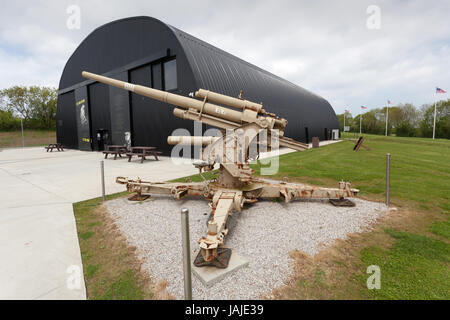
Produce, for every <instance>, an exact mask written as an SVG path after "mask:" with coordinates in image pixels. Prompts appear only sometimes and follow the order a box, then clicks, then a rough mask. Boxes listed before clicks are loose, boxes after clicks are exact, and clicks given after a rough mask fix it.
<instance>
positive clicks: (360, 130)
mask: <svg viewBox="0 0 450 320" xmlns="http://www.w3.org/2000/svg"><path fill="white" fill-rule="evenodd" d="M361 126H362V113H361V116H360V117H359V134H362V129H361Z"/></svg>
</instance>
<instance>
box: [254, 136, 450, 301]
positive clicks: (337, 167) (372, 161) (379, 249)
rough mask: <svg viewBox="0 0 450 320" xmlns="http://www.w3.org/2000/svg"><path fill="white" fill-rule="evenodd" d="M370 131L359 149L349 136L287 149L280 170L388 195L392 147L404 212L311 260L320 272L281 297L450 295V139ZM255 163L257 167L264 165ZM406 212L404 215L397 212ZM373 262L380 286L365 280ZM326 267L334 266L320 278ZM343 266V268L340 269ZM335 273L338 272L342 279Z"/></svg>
mask: <svg viewBox="0 0 450 320" xmlns="http://www.w3.org/2000/svg"><path fill="white" fill-rule="evenodd" d="M365 137H366V142H365V145H367V146H368V147H370V150H363V149H361V150H360V151H358V152H354V151H352V147H353V144H352V143H351V142H341V143H338V144H333V145H329V146H324V147H321V148H318V149H313V150H309V151H307V152H296V153H291V154H287V155H283V156H281V157H280V170H279V172H278V174H277V177H278V178H281V177H285V176H287V177H289V178H290V179H291V180H298V181H304V182H307V183H311V184H319V185H327V186H333V184H334V183H336V182H337V181H339V180H340V179H344V180H346V181H351V182H352V185H353V186H354V187H356V188H359V189H360V190H361V196H362V197H364V198H368V199H373V200H379V201H384V199H385V198H384V197H385V172H386V166H385V165H386V154H387V153H390V154H391V204H393V205H395V206H397V207H399V214H397V213H395V212H394V213H392V215H394V218H393V219H395V220H393V221H388V222H384V223H381V225H380V226H379V227H378V228H377V229H376V230H374V231H373V232H371V233H367V234H365V235H364V236H362V237H359V238H358V240H357V241H350V243H352V244H351V245H350V246H349V247H345V250H350V254H348V253H345V254H342V255H341V256H339V255H338V256H337V257H334V258H333V259H334V260H332V259H328V260H326V263H323V262H312V264H314V265H315V271H314V274H313V275H309V276H305V277H302V276H299V278H298V280H297V283H296V285H294V286H292V287H290V288H288V289H287V290H285V291H284V293H283V295H281V296H279V297H282V298H293V297H294V298H302V297H305V296H306V295H308V297H311V298H323V297H325V298H338V299H340V298H344V299H347V298H352V299H449V298H450V278H449V275H450V272H449V271H450V270H449V262H450V260H449V259H450V242H449V241H450V238H449V236H450V222H449V210H450V141H449V140H436V141H432V140H431V139H421V138H399V137H383V136H375V135H365ZM255 170H256V171H257V172H259V170H260V165H257V166H255ZM404 212H406V213H405V214H404V216H405V217H403V218H398V217H395V215H398V216H400V215H401V214H400V213H404ZM345 250H341V251H345ZM347 259H348V260H347ZM370 265H378V266H380V268H381V279H382V282H381V283H382V285H381V289H380V290H368V289H367V288H366V279H367V277H368V275H367V274H366V273H365V272H366V268H367V267H368V266H370ZM320 268H325V269H326V270H327V271H328V274H327V273H326V272H325V274H326V275H325V276H322V278H323V277H325V278H324V279H322V278H321V279H319V280H320V281H319V282H318V280H317V279H318V276H317V270H322V269H320ZM342 272H344V273H345V276H342V275H339V274H338V273H342ZM333 277H335V278H339V279H340V280H339V281H338V283H336V282H333V280H332V279H333ZM319 278H320V277H319ZM318 283H319V284H318Z"/></svg>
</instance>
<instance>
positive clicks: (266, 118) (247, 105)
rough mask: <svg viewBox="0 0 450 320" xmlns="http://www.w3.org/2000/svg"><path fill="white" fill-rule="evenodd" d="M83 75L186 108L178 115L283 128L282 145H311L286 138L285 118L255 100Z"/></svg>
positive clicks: (225, 124) (226, 124) (230, 125)
mask: <svg viewBox="0 0 450 320" xmlns="http://www.w3.org/2000/svg"><path fill="white" fill-rule="evenodd" d="M82 76H83V77H85V78H88V79H91V80H94V81H98V82H101V83H104V84H108V85H111V86H114V87H117V88H121V89H125V90H128V91H131V92H134V93H136V94H139V95H142V96H145V97H149V98H152V99H155V100H158V101H161V102H165V103H168V104H172V105H175V106H177V107H180V108H183V109H185V110H182V109H179V108H175V109H174V111H173V113H174V115H175V116H177V117H180V118H183V119H188V120H193V121H200V122H204V123H206V124H209V125H212V126H215V127H218V128H221V129H236V128H238V127H240V126H242V125H244V124H246V123H256V124H258V125H259V126H260V127H261V128H266V129H278V130H279V131H280V134H279V136H280V137H279V144H280V146H285V147H289V148H292V149H295V150H305V149H308V145H305V144H304V143H301V142H297V141H295V140H292V139H289V138H285V137H283V133H284V128H285V127H286V125H287V120H286V119H283V118H279V117H277V116H275V115H274V114H270V113H266V111H265V110H264V109H263V108H262V105H261V104H257V103H255V102H251V101H248V100H242V99H238V98H233V97H229V96H225V95H222V94H219V93H215V92H211V91H208V90H204V89H199V90H198V91H197V92H196V93H195V96H196V97H198V98H203V100H198V99H194V98H190V97H184V96H181V95H177V94H173V93H170V92H166V91H161V90H157V89H153V88H149V87H145V86H141V85H137V84H132V83H128V82H125V81H120V80H116V79H112V78H109V77H105V76H101V75H98V74H95V73H90V72H86V71H83V73H82ZM208 100H210V101H216V102H217V103H220V104H224V105H227V106H231V107H234V108H238V109H241V110H242V111H237V110H233V109H230V108H224V107H222V106H220V105H217V104H213V103H210V102H208Z"/></svg>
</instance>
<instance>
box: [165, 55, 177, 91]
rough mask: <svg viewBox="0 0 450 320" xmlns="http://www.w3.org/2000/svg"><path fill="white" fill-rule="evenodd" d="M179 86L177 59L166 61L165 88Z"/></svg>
mask: <svg viewBox="0 0 450 320" xmlns="http://www.w3.org/2000/svg"><path fill="white" fill-rule="evenodd" d="M176 88H177V61H176V60H175V59H173V60H170V61H167V62H164V90H166V91H169V90H174V89H176Z"/></svg>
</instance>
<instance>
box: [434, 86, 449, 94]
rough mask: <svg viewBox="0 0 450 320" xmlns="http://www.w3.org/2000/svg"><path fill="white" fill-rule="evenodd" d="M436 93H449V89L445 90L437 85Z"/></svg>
mask: <svg viewBox="0 0 450 320" xmlns="http://www.w3.org/2000/svg"><path fill="white" fill-rule="evenodd" d="M436 93H447V91H445V90H443V89H441V88H438V87H436Z"/></svg>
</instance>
